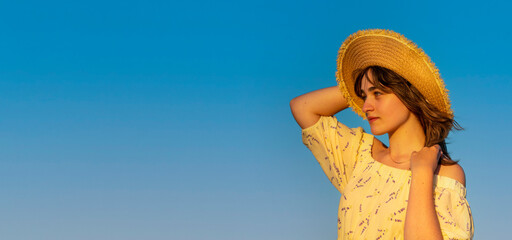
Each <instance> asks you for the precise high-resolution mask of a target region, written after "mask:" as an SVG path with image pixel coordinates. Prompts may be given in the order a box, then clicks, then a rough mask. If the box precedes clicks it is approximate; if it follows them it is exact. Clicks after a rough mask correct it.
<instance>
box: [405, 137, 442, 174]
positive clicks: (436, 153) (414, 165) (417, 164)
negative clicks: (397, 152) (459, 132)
mask: <svg viewBox="0 0 512 240" xmlns="http://www.w3.org/2000/svg"><path fill="white" fill-rule="evenodd" d="M442 154H443V152H442V151H441V147H440V146H439V145H438V144H436V145H434V146H432V147H423V148H422V149H421V150H420V151H419V152H416V151H415V152H412V154H411V163H410V164H411V172H413V171H416V170H428V171H432V173H434V171H435V170H436V168H437V163H438V161H439V157H441V155H442Z"/></svg>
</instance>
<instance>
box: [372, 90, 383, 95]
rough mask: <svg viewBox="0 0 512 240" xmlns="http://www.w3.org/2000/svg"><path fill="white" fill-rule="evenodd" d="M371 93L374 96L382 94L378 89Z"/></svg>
mask: <svg viewBox="0 0 512 240" xmlns="http://www.w3.org/2000/svg"><path fill="white" fill-rule="evenodd" d="M373 95H375V96H380V95H382V93H381V92H379V91H375V92H373Z"/></svg>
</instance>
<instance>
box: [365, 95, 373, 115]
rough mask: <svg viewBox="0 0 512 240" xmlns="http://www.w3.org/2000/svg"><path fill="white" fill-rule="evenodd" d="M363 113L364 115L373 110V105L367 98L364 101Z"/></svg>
mask: <svg viewBox="0 0 512 240" xmlns="http://www.w3.org/2000/svg"><path fill="white" fill-rule="evenodd" d="M362 110H363V112H364V113H368V112H369V111H372V110H373V103H372V102H371V100H369V99H368V98H367V99H366V100H365V101H364V104H363V109H362Z"/></svg>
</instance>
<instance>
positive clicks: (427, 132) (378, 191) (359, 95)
mask: <svg viewBox="0 0 512 240" xmlns="http://www.w3.org/2000/svg"><path fill="white" fill-rule="evenodd" d="M336 77H337V82H338V86H333V87H329V88H324V89H320V90H316V91H312V92H309V93H306V94H304V95H301V96H298V97H296V98H294V99H293V100H292V101H291V102H290V106H291V109H292V113H293V116H294V118H295V120H296V121H297V123H298V124H299V125H300V127H301V128H302V138H303V142H304V144H305V145H306V146H307V147H308V148H309V149H310V150H311V151H312V153H313V155H314V156H315V158H316V159H317V161H318V162H319V163H320V166H321V167H322V169H323V170H324V172H325V174H326V175H327V177H328V178H329V180H330V181H331V183H332V184H333V185H334V186H335V187H336V188H337V189H338V190H339V191H340V192H341V195H342V196H341V198H340V204H339V209H338V239H404V238H405V239H472V237H473V233H474V225H473V218H472V216H471V210H470V207H469V204H468V202H467V200H466V188H465V182H466V181H465V174H464V170H463V169H462V167H461V166H460V165H459V164H457V162H456V161H453V160H451V158H450V155H449V154H448V151H447V148H446V144H445V138H446V137H447V136H448V133H449V132H450V130H451V129H452V128H454V127H455V128H459V127H458V125H457V123H456V122H455V121H454V119H453V112H452V110H451V107H450V102H449V99H448V94H447V92H448V91H447V90H446V89H445V87H444V83H443V80H442V79H441V78H440V76H439V73H438V70H437V68H436V67H435V66H434V64H433V63H432V62H431V61H430V59H429V58H428V56H427V55H426V54H425V53H424V52H423V51H422V50H421V49H420V48H418V47H417V46H416V45H415V44H414V43H412V42H411V41H409V40H408V39H406V38H405V37H404V36H402V35H400V34H398V33H395V32H392V31H389V30H379V29H374V30H365V31H359V32H357V33H355V34H353V35H351V36H350V37H349V38H347V39H346V40H345V42H344V43H343V44H342V46H341V48H340V50H339V54H338V71H337V73H336ZM348 107H351V108H352V109H353V110H354V111H355V112H356V113H357V114H359V115H360V116H362V117H363V118H365V119H367V120H368V122H369V124H370V128H371V133H372V134H373V135H372V134H368V133H365V132H364V131H363V129H362V128H361V127H359V128H352V129H351V128H348V127H347V126H345V125H343V124H342V123H340V122H338V120H337V119H336V117H334V116H333V115H334V114H336V113H337V112H339V111H341V110H344V109H346V108H348ZM383 134H388V137H389V146H385V145H384V144H383V143H382V142H380V141H379V140H378V139H377V138H375V137H374V135H383Z"/></svg>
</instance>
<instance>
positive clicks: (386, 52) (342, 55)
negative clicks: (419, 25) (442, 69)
mask: <svg viewBox="0 0 512 240" xmlns="http://www.w3.org/2000/svg"><path fill="white" fill-rule="evenodd" d="M337 65H338V66H337V72H336V81H337V82H338V86H339V88H340V90H341V91H342V92H343V95H344V96H345V98H346V99H347V101H348V103H349V105H350V107H352V109H353V110H354V112H356V113H357V114H358V115H360V116H361V117H363V118H364V119H366V115H365V113H364V112H363V110H362V107H363V103H364V101H363V100H362V99H361V98H359V97H357V95H356V93H355V92H354V82H355V79H354V77H355V76H353V72H354V71H355V70H357V69H364V68H366V67H368V66H372V65H377V66H381V67H385V68H388V69H391V70H393V71H394V72H396V73H398V74H399V75H400V76H402V77H403V78H405V79H407V81H409V82H410V83H411V84H412V85H414V86H415V87H416V88H417V89H418V90H419V91H420V92H421V93H422V94H423V96H424V97H425V98H426V99H427V101H428V102H429V103H431V104H433V105H434V106H436V107H437V108H438V109H439V110H441V111H442V112H445V113H448V114H450V115H452V116H453V111H452V110H451V107H450V99H449V98H448V90H447V89H446V88H445V85H444V82H443V79H441V76H440V75H439V70H438V69H437V68H436V66H435V65H434V63H433V62H432V61H431V60H430V58H429V57H428V56H427V55H426V54H425V52H423V50H421V48H419V47H418V46H416V44H414V43H413V42H411V41H410V40H408V39H407V38H405V37H404V36H403V35H401V34H399V33H396V32H393V31H391V30H382V29H370V30H361V31H358V32H356V33H354V34H352V35H350V36H349V37H348V38H347V39H346V40H345V42H343V44H342V45H341V48H340V50H339V51H338V64H337Z"/></svg>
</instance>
